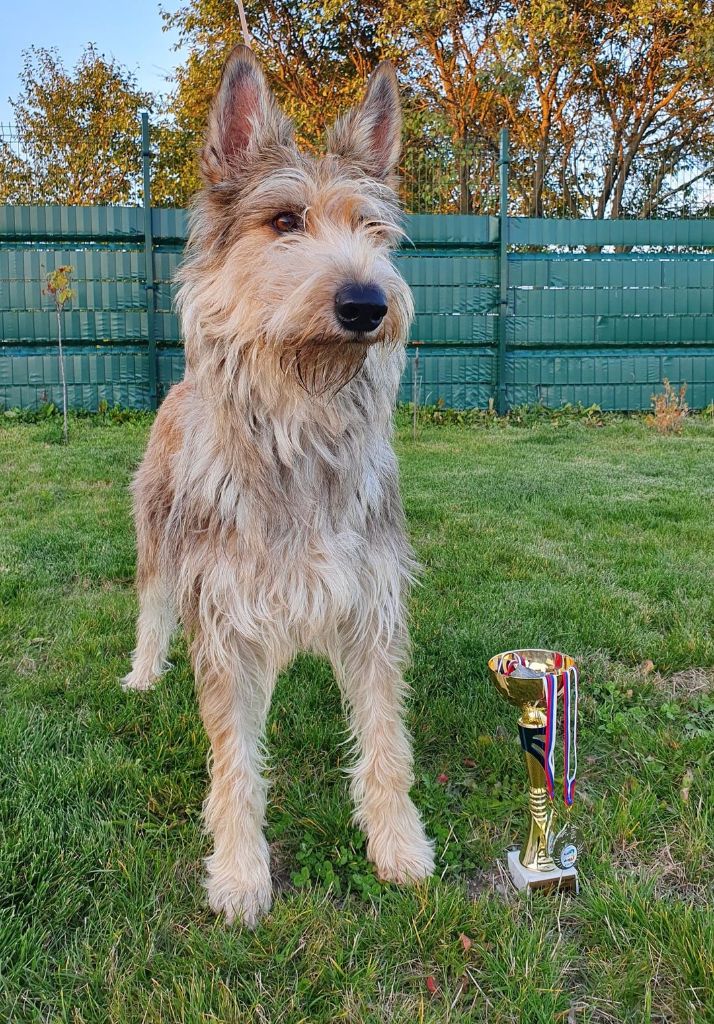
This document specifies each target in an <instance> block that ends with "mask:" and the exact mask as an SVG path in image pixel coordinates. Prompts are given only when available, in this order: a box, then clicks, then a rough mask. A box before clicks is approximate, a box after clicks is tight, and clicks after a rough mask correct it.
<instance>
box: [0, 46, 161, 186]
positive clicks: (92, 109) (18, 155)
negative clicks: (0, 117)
mask: <svg viewBox="0 0 714 1024" xmlns="http://www.w3.org/2000/svg"><path fill="white" fill-rule="evenodd" d="M20 81H21V86H22V88H21V90H20V93H19V95H18V96H17V98H16V99H15V100H13V101H11V103H12V108H13V114H14V119H15V123H16V127H17V135H18V152H15V153H13V152H12V151H11V150H10V147H9V146H5V147H4V148H0V167H1V168H2V174H0V202H4V203H64V204H109V203H131V202H136V201H137V198H138V195H139V189H140V181H141V141H140V127H139V113H140V111H141V110H142V109H150V108H151V106H152V104H153V98H152V96H151V95H150V94H149V93H146V92H143V91H141V90H140V89H139V88H138V87H137V84H136V80H135V78H134V76H133V75H132V74H131V73H130V72H129V71H127V69H126V68H124V67H122V66H121V65H120V64H118V63H117V62H116V61H115V60H113V59H110V58H107V57H104V56H103V55H102V54H100V53H99V52H98V51H97V50H96V48H95V47H94V46H93V45H92V44H90V45H88V46H87V47H86V49H85V50H84V52H83V53H82V55H81V57H80V58H79V61H78V62H77V64H76V66H75V67H74V69H72V70H68V69H67V68H66V67H65V66H64V64H63V63H62V60H61V58H60V56H59V54H58V52H57V51H56V50H53V49H49V50H48V49H42V48H36V47H31V48H30V49H29V50H27V51H26V52H25V54H24V63H23V67H22V71H21V73H20Z"/></svg>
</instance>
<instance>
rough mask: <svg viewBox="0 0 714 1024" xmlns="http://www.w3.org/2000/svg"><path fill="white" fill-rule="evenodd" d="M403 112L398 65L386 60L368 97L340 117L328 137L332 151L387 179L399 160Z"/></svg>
mask: <svg viewBox="0 0 714 1024" xmlns="http://www.w3.org/2000/svg"><path fill="white" fill-rule="evenodd" d="M401 132H402V111H401V107H400V105H399V87H398V85H397V76H396V75H395V73H394V68H393V67H392V65H391V64H390V62H389V61H384V62H383V63H381V64H379V65H378V67H377V68H376V69H375V70H374V71H373V72H372V74H371V75H370V79H369V82H368V83H367V92H366V93H365V97H364V100H363V101H362V103H361V104H360V106H358V107H353V108H352V110H349V111H348V112H347V113H346V114H344V115H343V117H340V118H339V119H338V120H337V121H336V122H335V124H334V126H333V127H332V128H331V130H330V132H329V134H328V137H327V148H328V150H329V152H330V153H334V154H335V155H337V156H343V157H345V158H346V159H348V160H351V161H352V162H353V163H356V164H357V165H358V166H359V167H361V168H362V170H363V171H365V172H366V173H367V174H370V175H372V176H373V177H375V178H381V179H385V178H388V176H389V175H390V174H391V173H392V172H393V171H394V170H395V168H396V166H397V161H398V160H399V150H400V148H401Z"/></svg>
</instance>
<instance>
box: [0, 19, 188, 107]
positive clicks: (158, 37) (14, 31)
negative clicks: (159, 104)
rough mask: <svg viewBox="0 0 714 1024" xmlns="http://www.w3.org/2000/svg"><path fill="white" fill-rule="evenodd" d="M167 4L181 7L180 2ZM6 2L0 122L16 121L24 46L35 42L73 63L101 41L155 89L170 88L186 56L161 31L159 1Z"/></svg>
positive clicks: (0, 36) (1, 25)
mask: <svg viewBox="0 0 714 1024" xmlns="http://www.w3.org/2000/svg"><path fill="white" fill-rule="evenodd" d="M164 6H165V7H167V8H168V9H169V10H175V9H177V8H178V7H179V6H180V3H179V0H176V2H175V3H172V2H171V0H165V3H164ZM0 7H1V9H2V19H1V22H0V123H7V122H8V121H11V120H12V108H11V107H10V104H9V102H8V97H10V96H12V97H15V96H16V95H17V93H18V92H19V88H20V86H19V80H18V73H19V71H20V69H21V67H22V51H23V50H25V49H27V47H29V46H32V45H34V46H44V47H52V46H55V47H57V49H58V50H59V52H60V55H61V57H62V59H63V61H64V63H65V65H66V66H67V67H72V66H73V65H74V64H75V63H76V61H77V59H78V57H79V56H80V54H81V52H82V50H83V49H84V46H85V45H86V43H89V42H92V43H96V44H97V48H98V49H99V50H100V51H101V52H102V53H105V54H107V55H110V54H111V55H112V56H114V57H116V59H117V60H118V61H120V62H121V63H122V64H124V65H126V67H128V68H129V69H130V70H131V71H133V72H134V73H135V74H136V76H137V78H138V81H139V85H140V87H141V88H143V89H149V90H151V91H152V92H165V91H166V89H167V85H166V82H165V79H166V76H167V75H168V74H170V72H171V69H172V68H173V67H174V66H175V64H176V63H177V62H178V60H179V59H180V56H179V54H177V53H174V52H173V51H172V49H171V47H172V43H173V42H174V41H175V37H174V36H173V35H172V34H169V33H167V32H162V30H161V28H162V24H163V22H162V20H161V15H160V13H159V0H143V2H142V0H113V2H112V0H95V2H94V3H86V2H84V3H82V2H81V0H80V2H74V0H69V2H68V3H64V4H58V3H57V0H2V3H1V5H0Z"/></svg>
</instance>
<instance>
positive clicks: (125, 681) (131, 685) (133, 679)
mask: <svg viewBox="0 0 714 1024" xmlns="http://www.w3.org/2000/svg"><path fill="white" fill-rule="evenodd" d="M157 678H158V677H157V676H147V675H144V674H142V673H139V672H135V671H134V669H132V670H131V672H129V673H128V674H127V675H125V676H124V677H123V678H122V679H120V680H119V682H120V683H121V688H122V690H138V691H145V690H153V689H154V687H155V686H156V680H157Z"/></svg>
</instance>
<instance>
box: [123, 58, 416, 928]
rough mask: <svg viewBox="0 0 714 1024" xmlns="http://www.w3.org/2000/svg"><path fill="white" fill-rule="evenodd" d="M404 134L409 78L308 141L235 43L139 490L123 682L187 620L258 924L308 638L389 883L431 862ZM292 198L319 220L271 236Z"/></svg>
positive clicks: (234, 882)
mask: <svg viewBox="0 0 714 1024" xmlns="http://www.w3.org/2000/svg"><path fill="white" fill-rule="evenodd" d="M399 131H400V115H399V104H398V97H397V93H396V80H395V77H394V72H393V71H392V70H391V67H390V66H389V65H382V66H381V67H380V68H379V69H378V70H377V71H376V72H375V74H374V75H373V76H372V79H371V80H370V84H369V86H368V90H367V94H366V97H365V100H364V102H363V104H362V105H361V106H360V107H358V108H355V109H354V110H352V111H350V112H349V113H348V114H347V115H346V116H345V117H344V118H342V119H341V120H340V121H338V122H337V124H336V125H335V127H334V129H333V130H332V132H331V134H330V136H329V138H328V153H327V155H326V156H324V157H322V158H320V159H318V158H313V157H310V156H306V155H304V154H302V153H300V152H299V151H298V150H297V148H296V147H295V145H294V143H293V141H292V128H291V125H290V122H289V121H288V120H287V119H286V118H285V117H284V115H283V114H282V113H281V112H280V111H279V110H278V108H277V106H276V104H275V102H274V100H273V98H272V96H271V94H270V92H269V90H268V88H267V85H266V83H265V80H264V78H263V75H262V73H261V71H260V68H259V66H258V64H257V62H256V61H255V59H254V57H253V56H252V55H251V53H250V51H248V50H246V49H245V48H243V47H238V48H236V50H234V52H233V53H232V54H231V57H230V58H229V61H228V63H227V65H226V69H225V71H224V74H223V79H222V82H221V86H220V89H219V92H218V95H217V98H216V100H215V102H214V105H213V108H212V112H211V117H210V123H209V128H208V134H207V139H206V144H205V147H204V150H203V154H202V173H203V177H204V181H205V187H204V189H203V190H202V192H201V194H200V195H199V197H198V199H197V202H196V206H195V210H194V214H193V219H192V227H191V236H190V242H189V251H188V257H187V260H186V262H185V264H184V267H183V269H182V271H181V277H180V281H181V285H180V294H179V300H178V304H179V309H180V312H181V315H182V320H183V326H184V333H185V337H186V364H187V369H186V377H185V380H184V381H183V382H182V383H181V384H179V385H177V386H176V387H174V388H172V390H171V392H170V393H169V395H168V396H167V398H166V400H165V402H164V404H163V406H162V407H161V411H160V412H159V415H158V417H157V419H156V422H155V424H154V428H153V431H152V434H151V439H150V441H149V446H148V449H147V452H146V455H145V458H144V461H143V463H142V465H141V468H140V469H139V472H138V474H137V477H136V480H135V483H134V512H135V518H136V528H137V547H138V570H137V582H138V589H139V598H140V615H139V622H138V640H137V648H136V651H135V653H134V658H133V664H132V670H131V672H130V673H129V675H128V676H127V677H126V679H125V680H124V685H125V687H127V688H133V689H146V688H148V687H150V686H151V685H153V683H154V682H155V680H156V679H157V678H158V676H159V675H160V674H161V672H162V671H163V670H164V668H165V658H166V652H167V648H168V643H169V640H170V636H171V633H172V631H173V628H174V626H175V624H176V621H177V619H178V620H180V621H181V622H182V624H183V626H184V628H185V629H186V632H187V635H188V636H189V637H190V649H191V657H192V662H193V667H194V672H195V676H196V680H197V685H198V693H199V701H200V708H201V714H202V717H203V721H204V723H205V727H206V731H207V733H208V737H209V740H210V743H211V750H212V773H211V776H212V777H211V786H210V791H209V794H208V797H207V799H206V803H205V808H204V810H205V820H206V825H207V827H208V829H209V830H210V831H211V832H212V834H213V837H214V844H215V846H214V852H213V853H212V855H211V856H210V857H209V858H208V860H207V874H208V877H207V883H206V884H207V889H208V896H209V902H210V905H211V906H212V907H213V908H214V910H216V911H223V912H224V913H225V914H226V917H227V918H228V919H229V920H232V919H233V918H239V919H240V920H241V921H243V922H244V923H245V924H247V925H249V926H252V925H254V924H255V922H256V921H257V919H258V918H259V916H260V915H261V913H263V912H265V911H266V910H267V909H268V908H269V906H270V901H271V883H270V867H269V856H268V847H267V844H266V841H265V838H264V835H263V822H264V816H265V798H266V793H265V789H266V787H265V782H264V779H263V776H262V771H261V769H262V760H263V758H262V742H263V740H262V737H263V729H264V723H265V718H266V715H267V712H268V708H269V705H270V699H271V694H272V690H273V686H274V683H275V678H276V676H277V674H278V672H279V671H280V670H281V669H282V668H284V667H285V666H286V665H288V664H289V662H290V661H291V660H292V658H293V657H294V656H295V653H296V652H297V651H299V650H308V651H315V652H318V653H320V654H322V655H326V656H327V657H328V658H329V659H330V660H331V662H332V665H333V666H334V671H335V675H336V677H337V679H338V682H339V684H340V687H341V691H342V694H343V697H344V701H345V705H346V708H347V712H348V716H349V722H350V728H351V732H352V734H353V737H354V739H355V741H356V744H357V747H358V756H357V758H356V760H355V763H354V765H353V767H352V769H351V784H352V785H351V788H352V794H353V797H354V800H355V804H356V819H357V821H358V822H359V824H360V825H361V826H362V827H363V828H364V829H365V831H366V833H367V837H368V855H369V857H370V858H371V859H372V860H373V861H374V863H375V864H376V866H377V870H378V873H379V875H380V876H381V877H382V878H384V879H392V880H394V881H398V882H404V881H408V880H414V879H419V878H423V877H425V876H426V875H429V874H430V873H431V872H432V870H433V852H432V846H431V844H430V842H429V841H428V840H427V838H426V836H425V834H424V830H423V826H422V824H421V821H420V818H419V815H418V813H417V811H416V809H415V807H414V805H413V804H412V802H411V800H410V798H409V789H410V786H411V784H412V755H411V749H410V741H409V736H408V733H407V731H406V729H405V727H404V724H403V721H402V702H403V697H404V689H405V687H404V682H403V676H402V669H403V665H404V661H405V658H406V656H407V649H408V636H407V628H406V622H405V606H404V602H405V596H406V592H407V589H408V586H409V583H410V580H411V578H412V574H413V570H414V566H415V563H414V561H413V556H412V552H411V549H410V547H409V544H408V541H407V539H406V535H405V529H404V517H403V512H402V506H401V501H400V497H399V491H398V480H397V465H396V460H395V457H394V453H393V451H392V447H391V443H390V437H391V415H392V409H393V406H394V401H395V397H396V393H397V388H398V384H399V379H400V375H401V372H402V368H403V359H404V355H403V342H404V340H405V338H406V336H407V332H408V327H409V321H410V318H411V315H412V302H411V297H410V293H409V291H408V289H407V287H406V285H405V284H404V282H403V281H402V279H401V277H400V276H399V274H398V273H397V271H396V270H395V268H394V266H393V265H392V263H391V262H390V259H389V251H390V248H391V247H393V245H394V242H395V239H396V238H397V237H398V234H399V228H398V210H397V204H396V197H395V193H394V189H393V184H394V183H393V180H392V177H391V176H392V174H393V170H394V166H395V161H396V159H397V157H398V152H399ZM283 211H291V212H293V213H296V214H298V215H299V216H300V217H301V218H302V221H301V229H300V230H297V231H293V232H290V233H287V234H279V233H278V231H276V228H275V227H274V223H273V222H274V219H275V218H276V216H277V215H278V214H280V213H281V212H283ZM349 281H358V282H361V283H364V284H367V283H370V282H373V281H374V282H378V284H379V285H380V286H381V288H382V289H383V291H384V292H385V294H386V296H387V299H388V312H387V315H386V316H385V318H384V320H383V322H382V323H381V325H380V326H379V328H377V330H375V331H373V332H372V333H370V334H366V335H360V336H355V335H352V336H349V335H348V333H347V332H346V331H345V330H344V329H343V328H342V327H340V324H339V323H338V321H337V320H336V318H335V312H334V310H335V294H336V292H337V290H338V289H339V288H340V287H341V286H342V285H344V284H345V282H349Z"/></svg>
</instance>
